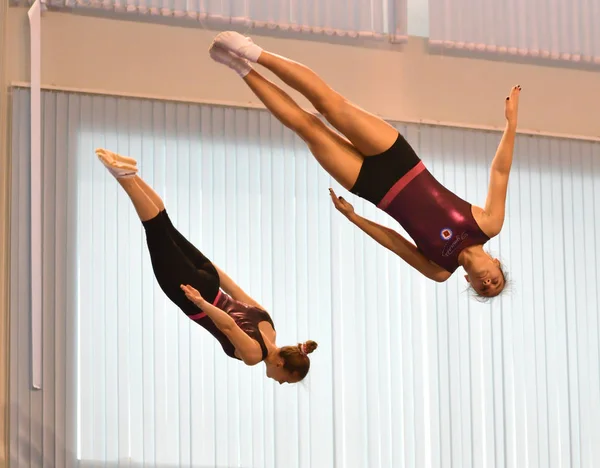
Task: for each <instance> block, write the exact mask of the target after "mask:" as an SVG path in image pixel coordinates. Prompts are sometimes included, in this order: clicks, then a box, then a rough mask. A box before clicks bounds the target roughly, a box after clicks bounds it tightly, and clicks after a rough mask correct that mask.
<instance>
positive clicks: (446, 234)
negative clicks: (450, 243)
mask: <svg viewBox="0 0 600 468" xmlns="http://www.w3.org/2000/svg"><path fill="white" fill-rule="evenodd" d="M440 237H441V238H442V239H443V240H445V241H447V240H450V239H451V238H452V229H450V228H444V229H442V230H441V231H440Z"/></svg>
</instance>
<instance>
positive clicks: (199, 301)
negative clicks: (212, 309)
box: [181, 284, 206, 308]
mask: <svg viewBox="0 0 600 468" xmlns="http://www.w3.org/2000/svg"><path fill="white" fill-rule="evenodd" d="M181 290H182V291H183V292H184V293H185V297H187V298H188V299H189V300H190V301H192V302H193V303H194V304H196V305H197V306H198V307H200V308H202V306H203V305H204V303H205V302H206V301H205V300H204V298H203V297H202V296H201V295H200V293H199V292H198V291H197V290H196V289H194V288H193V287H191V286H190V285H189V284H182V285H181Z"/></svg>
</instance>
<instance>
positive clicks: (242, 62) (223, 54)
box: [208, 42, 252, 78]
mask: <svg viewBox="0 0 600 468" xmlns="http://www.w3.org/2000/svg"><path fill="white" fill-rule="evenodd" d="M208 53H209V54H210V58H211V59H213V60H214V61H215V62H218V63H222V64H223V65H227V66H228V67H229V68H231V69H232V70H233V71H235V72H236V73H237V74H238V75H240V76H241V77H242V78H243V77H245V76H246V75H247V74H248V73H250V70H252V66H251V65H250V64H249V63H248V60H246V59H244V58H241V57H238V56H237V55H235V54H233V53H231V52H229V51H228V50H227V49H224V48H223V47H221V46H220V45H219V44H217V43H216V42H213V43H212V45H211V46H210V49H208Z"/></svg>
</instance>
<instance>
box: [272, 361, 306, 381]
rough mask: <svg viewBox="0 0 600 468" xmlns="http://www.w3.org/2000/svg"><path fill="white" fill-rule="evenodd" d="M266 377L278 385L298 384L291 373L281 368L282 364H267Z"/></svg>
mask: <svg viewBox="0 0 600 468" xmlns="http://www.w3.org/2000/svg"><path fill="white" fill-rule="evenodd" d="M267 377H269V378H270V379H273V380H275V381H276V382H279V385H282V384H284V383H296V382H298V379H296V378H294V375H293V374H292V373H291V372H288V371H287V370H285V369H284V368H283V363H281V364H280V363H277V364H267Z"/></svg>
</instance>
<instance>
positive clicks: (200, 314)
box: [188, 289, 223, 320]
mask: <svg viewBox="0 0 600 468" xmlns="http://www.w3.org/2000/svg"><path fill="white" fill-rule="evenodd" d="M221 294H223V293H222V292H221V290H220V289H219V293H218V294H217V297H215V300H214V301H213V303H212V304H213V305H214V306H215V307H216V306H217V302H219V298H220V297H221ZM204 317H208V316H207V315H206V312H200V313H198V314H194V315H188V318H189V319H190V320H200V319H201V318H204Z"/></svg>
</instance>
